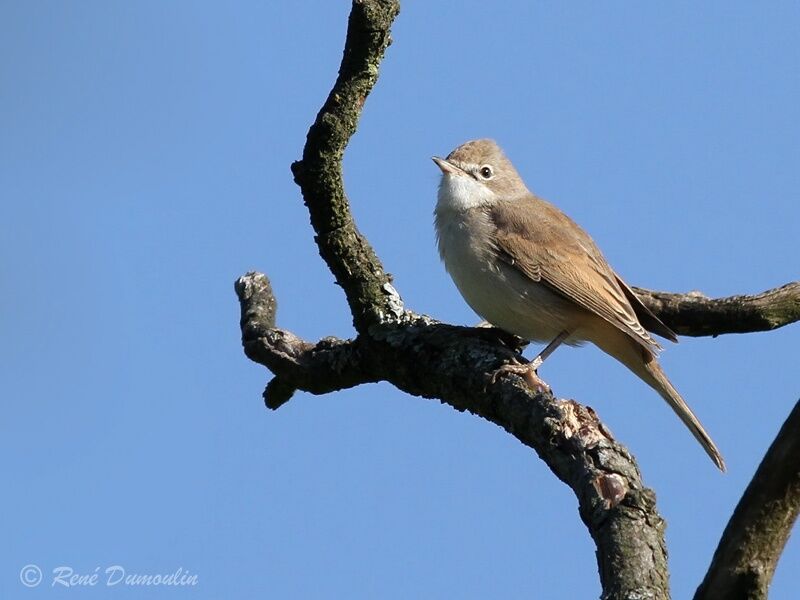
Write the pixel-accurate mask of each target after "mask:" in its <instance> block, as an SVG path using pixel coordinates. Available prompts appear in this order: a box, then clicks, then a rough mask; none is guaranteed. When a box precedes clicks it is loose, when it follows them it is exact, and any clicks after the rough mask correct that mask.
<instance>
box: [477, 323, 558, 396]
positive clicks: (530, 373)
mask: <svg viewBox="0 0 800 600" xmlns="http://www.w3.org/2000/svg"><path fill="white" fill-rule="evenodd" d="M569 334H570V332H569V331H562V332H561V333H559V334H558V335H557V336H556V338H555V339H554V340H553V341H552V342H550V343H549V344H547V346H545V348H544V349H543V350H542V351H541V352H539V354H538V355H537V356H536V358H534V359H533V360H532V361H531V362H529V363H526V364H519V363H517V362H515V363H513V364H508V365H503V366H502V367H500V368H499V369H497V370H495V371H494V372H492V374H491V381H492V383H494V382H495V381H497V378H498V377H499V376H500V375H505V374H506V373H513V374H514V375H519V376H520V377H522V379H524V380H525V383H527V384H528V386H529V387H530V388H531V389H533V390H535V391H537V392H543V391H550V386H549V385H547V384H546V383H545V382H544V381H542V380H541V379H540V378H539V375H538V373H537V372H536V370H537V369H538V368H539V367H540V366H542V363H543V362H544V361H545V359H546V358H547V357H548V356H550V355H551V354H552V353H553V352H555V349H556V348H558V347H559V346H560V345H561V344H562V343H563V342H564V340H565V339H567V338H568V337H569Z"/></svg>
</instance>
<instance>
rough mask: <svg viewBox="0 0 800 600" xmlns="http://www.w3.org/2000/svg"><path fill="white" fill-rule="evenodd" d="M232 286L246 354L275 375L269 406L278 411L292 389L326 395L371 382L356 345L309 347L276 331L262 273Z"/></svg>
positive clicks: (329, 341)
mask: <svg viewBox="0 0 800 600" xmlns="http://www.w3.org/2000/svg"><path fill="white" fill-rule="evenodd" d="M235 287H236V294H237V295H238V296H239V302H240V304H241V310H242V318H241V321H240V324H241V328H242V345H243V346H244V352H245V354H246V355H247V356H248V358H250V360H252V361H254V362H257V363H259V364H262V365H264V366H265V367H267V368H268V369H269V370H270V371H272V372H273V373H274V374H275V378H274V379H273V380H272V381H270V382H269V384H268V385H267V388H266V390H264V401H265V402H266V405H267V407H268V408H272V409H276V408H278V407H279V406H281V405H282V404H284V403H285V402H287V401H288V400H289V399H290V398H291V397H292V394H293V393H294V391H295V390H303V391H306V392H311V393H312V394H327V393H329V392H335V391H337V390H342V389H345V388H350V387H353V386H356V385H358V384H361V383H368V382H370V381H375V379H371V378H370V376H369V374H368V373H367V372H365V370H364V367H365V365H366V361H364V360H363V355H362V352H361V348H360V344H358V343H357V342H356V341H353V340H337V339H335V338H324V339H322V340H320V341H319V342H317V343H316V344H311V343H309V342H306V341H304V340H302V339H301V338H299V337H297V336H296V335H294V334H293V333H291V332H289V331H284V330H282V329H277V328H275V313H276V310H277V302H276V301H275V296H274V295H273V293H272V287H271V286H270V283H269V280H268V279H267V277H266V276H265V275H262V274H261V273H247V274H246V275H244V276H242V277H240V278H239V279H238V280H237V281H236V286H235Z"/></svg>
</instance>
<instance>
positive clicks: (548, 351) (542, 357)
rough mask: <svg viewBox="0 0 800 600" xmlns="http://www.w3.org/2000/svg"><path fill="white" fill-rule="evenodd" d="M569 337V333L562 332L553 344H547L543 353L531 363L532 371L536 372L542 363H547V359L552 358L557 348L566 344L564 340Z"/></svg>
mask: <svg viewBox="0 0 800 600" xmlns="http://www.w3.org/2000/svg"><path fill="white" fill-rule="evenodd" d="M568 337H569V331H562V332H561V333H559V334H558V335H557V336H556V338H555V339H554V340H553V341H552V342H550V343H549V344H547V346H545V347H544V349H543V350H542V351H541V352H539V354H538V355H537V356H536V358H534V359H533V360H532V361H531V362H530V363H529V364H530V367H531V369H533V370H534V371H535V370H536V369H538V368H539V367H541V366H542V363H543V362H544V361H545V359H546V358H547V357H548V356H550V355H551V354H552V353H553V352H555V351H556V348H558V347H559V346H560V345H561V344H562V343H563V342H564V340H565V339H567V338H568Z"/></svg>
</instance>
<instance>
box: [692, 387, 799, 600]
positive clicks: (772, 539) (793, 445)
mask: <svg viewBox="0 0 800 600" xmlns="http://www.w3.org/2000/svg"><path fill="white" fill-rule="evenodd" d="M798 512H800V401H798V403H797V404H795V406H794V410H792V412H791V413H790V414H789V417H788V418H787V419H786V422H785V423H784V424H783V427H781V430H780V431H779V432H778V435H777V437H776V438H775V441H774V442H772V445H771V446H770V447H769V450H767V454H766V456H764V460H762V461H761V464H760V465H759V467H758V470H757V471H756V474H755V475H754V476H753V480H752V481H751V482H750V485H748V486H747V489H746V490H745V492H744V495H743V496H742V499H741V500H740V501H739V504H738V505H737V506H736V510H735V511H734V512H733V516H732V517H731V520H730V521H728V525H727V527H725V531H724V532H723V534H722V539H721V540H720V542H719V546H717V550H716V552H714V558H713V559H712V561H711V566H710V567H709V569H708V573H707V574H706V577H705V579H704V580H703V583H702V584H701V585H700V587H699V588H698V589H697V593H696V594H695V596H694V598H695V600H712V599H716V598H726V599H730V600H736V599H738V598H747V599H751V600H762V599H766V598H767V594H768V590H769V584H770V582H771V581H772V575H773V573H774V572H775V567H776V566H777V564H778V559H779V558H780V556H781V553H782V552H783V547H784V546H785V545H786V540H787V539H788V538H789V534H790V533H791V531H792V525H793V524H794V522H795V521H796V520H797V515H798Z"/></svg>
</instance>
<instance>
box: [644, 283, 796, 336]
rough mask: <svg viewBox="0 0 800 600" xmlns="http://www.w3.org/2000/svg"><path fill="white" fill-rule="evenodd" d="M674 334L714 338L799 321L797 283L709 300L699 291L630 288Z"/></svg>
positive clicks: (775, 327) (764, 329) (774, 327)
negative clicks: (745, 294)
mask: <svg viewBox="0 0 800 600" xmlns="http://www.w3.org/2000/svg"><path fill="white" fill-rule="evenodd" d="M633 289H634V291H635V292H636V294H637V295H638V296H639V298H641V300H642V302H644V303H645V304H646V305H647V307H648V308H649V309H650V310H652V311H653V312H654V313H655V314H656V315H657V316H658V317H659V318H660V319H661V320H662V321H664V323H666V324H667V325H668V326H669V327H670V328H671V329H672V330H673V331H675V333H679V334H681V335H690V336H706V335H713V336H717V335H720V334H722V333H751V332H754V331H769V330H771V329H777V328H778V327H783V326H784V325H789V324H790V323H795V322H796V321H800V282H799V281H795V282H793V283H788V284H786V285H784V286H782V287H779V288H775V289H773V290H768V291H766V292H763V293H761V294H756V295H754V296H730V297H728V298H716V299H714V298H708V297H706V296H703V295H702V294H700V293H699V292H690V293H688V294H671V293H669V292H655V291H652V290H645V289H642V288H633Z"/></svg>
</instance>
